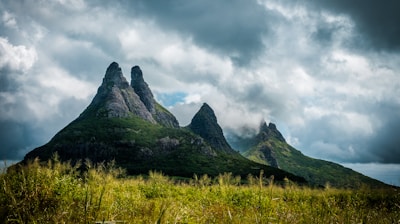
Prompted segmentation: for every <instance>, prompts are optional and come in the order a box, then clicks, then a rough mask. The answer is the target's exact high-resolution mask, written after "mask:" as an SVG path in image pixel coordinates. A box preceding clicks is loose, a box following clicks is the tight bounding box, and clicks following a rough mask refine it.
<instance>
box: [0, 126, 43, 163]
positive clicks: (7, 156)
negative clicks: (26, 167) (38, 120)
mask: <svg viewBox="0 0 400 224" xmlns="http://www.w3.org/2000/svg"><path fill="white" fill-rule="evenodd" d="M35 133H40V130H37V129H35V128H33V127H32V125H31V124H26V123H20V122H14V121H0V142H1V147H0V159H1V160H18V159H21V158H22V157H23V156H24V154H25V153H27V152H28V151H29V150H31V149H32V148H33V147H34V146H38V143H41V141H40V140H39V139H37V137H38V136H35Z"/></svg>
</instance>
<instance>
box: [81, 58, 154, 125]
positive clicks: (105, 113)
mask: <svg viewBox="0 0 400 224" xmlns="http://www.w3.org/2000/svg"><path fill="white" fill-rule="evenodd" d="M93 115H94V116H97V117H130V116H132V115H136V116H139V117H141V118H143V119H144V120H147V121H149V122H151V123H156V121H155V120H154V118H153V117H152V115H151V114H150V112H149V111H148V110H147V109H146V107H145V105H144V104H143V102H142V101H141V100H140V98H139V96H138V95H137V94H136V93H135V92H134V91H133V89H132V87H131V86H130V85H129V83H128V82H127V81H126V79H125V77H124V75H123V74H122V70H121V68H120V67H119V65H118V63H116V62H113V63H111V64H110V65H109V66H108V68H107V70H106V74H105V75H104V78H103V83H102V84H101V86H100V87H99V88H98V90H97V94H96V96H95V97H94V99H93V101H92V102H91V103H90V105H89V106H88V108H87V109H86V110H85V111H84V112H83V113H82V114H81V115H80V117H85V116H93Z"/></svg>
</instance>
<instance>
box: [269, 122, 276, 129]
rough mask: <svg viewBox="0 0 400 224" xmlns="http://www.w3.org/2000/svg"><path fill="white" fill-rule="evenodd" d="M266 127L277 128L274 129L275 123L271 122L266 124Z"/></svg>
mask: <svg viewBox="0 0 400 224" xmlns="http://www.w3.org/2000/svg"><path fill="white" fill-rule="evenodd" d="M268 127H269V129H272V130H277V129H276V125H275V124H274V123H271V122H270V123H269V124H268Z"/></svg>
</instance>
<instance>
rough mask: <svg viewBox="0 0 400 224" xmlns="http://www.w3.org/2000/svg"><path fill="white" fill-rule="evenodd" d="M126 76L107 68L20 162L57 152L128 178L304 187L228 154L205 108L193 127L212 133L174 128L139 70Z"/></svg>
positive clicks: (285, 174) (284, 174)
mask: <svg viewBox="0 0 400 224" xmlns="http://www.w3.org/2000/svg"><path fill="white" fill-rule="evenodd" d="M131 73H132V74H131V77H132V81H131V85H129V83H128V82H127V81H126V79H125V78H124V76H123V74H122V70H121V68H120V67H119V65H118V64H117V63H116V62H113V63H111V64H110V66H109V67H108V68H107V70H106V74H105V76H104V78H103V82H102V84H101V85H100V87H99V88H98V91H97V93H96V95H95V97H94V98H93V100H92V102H91V103H90V104H89V106H88V107H87V108H86V109H85V110H84V111H83V112H82V113H81V114H80V115H79V117H78V118H77V119H75V120H73V121H72V122H71V123H70V124H68V125H67V126H66V127H64V128H63V129H62V130H60V131H59V132H58V133H57V134H56V135H55V136H54V137H53V138H52V139H51V140H50V141H49V142H48V143H46V144H45V145H43V146H40V147H38V148H35V149H33V150H32V151H30V152H29V153H27V154H26V156H25V157H24V160H23V161H22V163H26V162H27V161H29V160H31V159H34V158H37V157H38V158H39V159H40V160H42V161H46V160H49V159H51V158H52V157H53V155H54V154H55V153H57V154H58V155H59V158H60V160H62V161H71V162H77V161H85V160H86V159H89V160H91V161H92V162H94V163H99V162H104V161H106V162H107V161H111V160H114V161H115V163H116V165H118V166H120V167H122V168H124V169H126V170H127V173H128V174H132V175H134V174H146V173H148V172H149V171H150V170H159V171H162V172H163V173H165V174H167V175H172V176H184V177H192V176H193V174H198V175H202V174H207V175H210V176H217V175H219V174H220V173H224V172H231V173H232V174H233V175H240V176H242V177H246V176H247V175H248V174H252V175H254V176H258V175H259V173H260V170H264V173H265V175H266V176H271V175H274V176H275V180H277V181H283V180H284V179H285V178H286V177H287V178H289V179H291V180H293V181H296V182H297V183H299V184H304V183H306V181H305V179H304V178H302V177H299V176H296V175H293V174H291V173H289V172H286V171H283V170H281V169H278V168H275V167H271V166H267V165H263V164H259V163H256V162H253V161H251V160H248V159H246V158H245V157H243V156H242V155H241V154H240V153H238V152H235V151H233V150H232V149H231V148H230V146H229V144H228V143H227V142H226V140H225V138H224V136H223V133H222V129H221V127H220V126H219V125H218V123H217V120H216V117H215V114H214V112H213V110H212V109H211V108H210V107H209V106H208V105H207V108H205V109H204V108H200V110H199V112H198V113H196V115H195V116H194V117H200V118H201V119H199V120H198V121H197V123H196V121H195V122H194V123H195V124H197V125H198V126H200V127H202V128H205V129H206V130H211V129H215V130H217V131H216V132H215V133H213V134H211V135H207V136H204V137H202V136H201V135H199V134H197V133H196V131H192V129H190V128H181V127H179V126H178V127H176V126H177V125H178V123H177V122H176V123H175V120H176V118H175V117H174V116H173V115H172V113H170V112H169V111H168V110H166V109H165V108H163V107H161V105H159V104H158V103H157V102H156V101H155V99H154V98H153V95H152V93H151V90H150V88H149V87H148V85H147V83H146V82H145V81H144V79H143V73H142V72H141V70H140V68H139V67H138V66H134V67H132V69H131ZM205 110H206V113H203V112H204V111H205ZM194 120H196V119H194ZM202 122H205V125H203V126H202V125H201V124H200V123H202ZM194 126H196V125H193V126H192V127H194ZM207 128H208V129H207ZM195 130H197V132H198V133H204V132H202V130H200V129H195ZM203 131H204V130H203ZM214 140H218V141H214ZM221 142H222V143H221ZM216 143H218V144H216ZM225 144H226V145H225ZM221 146H223V147H221Z"/></svg>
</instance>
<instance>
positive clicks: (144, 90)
mask: <svg viewBox="0 0 400 224" xmlns="http://www.w3.org/2000/svg"><path fill="white" fill-rule="evenodd" d="M131 78H132V81H131V86H132V88H133V89H134V91H135V93H136V94H137V95H138V96H139V97H140V100H141V101H142V102H143V104H144V105H145V106H146V108H147V110H148V111H149V112H150V113H151V114H152V116H153V118H154V119H155V120H156V121H157V122H158V123H159V124H161V125H164V126H166V127H174V128H178V127H179V123H178V120H177V119H176V118H175V116H174V115H173V114H171V113H170V112H169V111H168V110H166V109H165V108H163V107H162V106H161V105H160V104H158V103H157V102H156V100H155V99H154V96H153V93H152V92H151V90H150V88H149V86H148V85H147V83H146V82H145V81H144V79H143V72H142V70H141V69H140V67H139V66H134V67H132V69H131Z"/></svg>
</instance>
